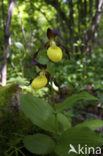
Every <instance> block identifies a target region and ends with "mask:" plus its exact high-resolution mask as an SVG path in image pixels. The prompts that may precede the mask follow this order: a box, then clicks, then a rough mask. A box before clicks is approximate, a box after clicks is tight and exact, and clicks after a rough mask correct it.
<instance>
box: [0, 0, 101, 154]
mask: <svg viewBox="0 0 103 156" xmlns="http://www.w3.org/2000/svg"><path fill="white" fill-rule="evenodd" d="M102 8H103V0H38V1H36V0H32V1H31V0H9V1H8V0H1V1H0V148H1V149H0V155H2V156H10V155H14V156H17V155H20V156H21V155H26V156H32V155H35V154H32V152H30V151H29V150H27V149H26V148H25V147H24V144H23V141H22V140H23V137H24V136H25V135H28V134H29V135H31V134H36V133H38V132H39V133H43V134H48V135H49V136H50V134H49V132H48V131H47V130H48V129H45V128H43V127H42V126H39V125H38V124H35V121H33V123H34V124H33V123H32V122H31V121H30V120H29V119H28V115H27V113H25V110H23V112H24V113H23V112H22V108H21V104H20V100H19V96H20V95H21V94H24V93H25V94H28V93H29V94H32V95H33V96H34V97H36V98H37V97H38V98H39V99H43V100H45V101H46V102H48V103H49V104H50V105H52V102H53V101H54V103H56V105H57V106H58V105H59V103H62V102H63V101H64V103H68V102H69V103H71V105H72V106H70V108H69V106H67V107H65V108H66V109H65V110H64V109H63V110H62V113H63V115H65V116H66V117H67V118H68V119H69V122H70V124H71V125H72V126H75V125H78V124H79V123H82V122H85V121H87V120H88V119H101V122H100V123H99V121H98V120H97V121H96V122H95V123H94V125H97V126H96V127H95V128H94V129H93V128H92V130H93V131H94V130H95V131H96V132H99V135H100V136H101V137H102V135H103V132H102V131H103V128H101V127H102V126H103V124H102V119H103V75H102V73H103V44H102V42H103V29H102V28H103V9H102ZM48 28H51V29H55V28H59V30H60V33H61V36H60V37H57V38H56V40H57V41H59V42H60V43H61V44H62V45H64V46H65V47H66V48H67V50H68V53H69V55H67V54H66V53H65V50H64V49H63V59H62V61H60V62H59V63H56V64H55V63H53V62H51V61H50V60H49V59H48V57H47V54H46V53H47V49H46V48H45V49H43V50H42V51H40V53H39V55H38V57H37V58H36V59H37V61H38V62H39V63H41V64H47V71H48V72H50V74H51V75H52V76H53V77H54V78H55V79H56V81H57V82H58V84H59V86H60V88H61V92H62V97H61V96H60V94H59V91H58V87H57V86H56V85H55V84H54V83H53V82H51V83H49V85H47V86H46V87H44V88H42V89H40V90H35V89H32V88H31V87H30V80H32V79H34V78H35V77H36V75H37V73H38V72H39V68H38V67H34V66H32V65H31V61H32V58H33V55H34V53H35V52H36V51H38V49H39V48H41V47H43V46H44V44H45V43H46V42H47V41H48V38H47V35H46V33H47V29H48ZM51 88H53V89H52V92H53V93H52V95H51ZM82 92H83V95H82V96H83V98H81V95H80V98H79V99H78V97H79V94H80V93H82ZM85 92H87V93H89V94H90V98H87V97H88V96H89V94H88V95H85ZM75 94H77V98H76V101H75V102H72V99H69V100H70V101H69V100H68V101H66V102H65V99H66V98H70V97H71V96H74V97H75ZM91 95H92V96H94V98H96V99H95V100H94V99H93V97H91ZM24 96H25V95H24ZM25 98H26V97H25ZM25 101H26V100H25ZM21 103H22V102H21ZM31 103H32V101H31ZM22 105H23V104H22ZM31 109H32V108H31ZM24 114H26V116H25V115H24ZM39 115H41V114H39ZM29 118H30V117H29ZM31 120H32V119H31ZM63 121H64V120H63ZM37 122H38V121H37ZM87 127H88V126H87ZM45 130H46V132H45ZM76 131H77V132H78V130H76ZM73 132H74V131H73ZM75 135H76V133H75ZM77 135H78V133H77ZM77 135H76V136H77ZM83 135H84V134H83ZM90 135H91V133H90ZM94 138H95V137H94ZM100 141H101V139H100ZM101 142H102V141H101ZM68 144H69V143H68ZM100 145H102V144H100ZM64 151H65V150H64ZM64 151H63V152H64ZM41 153H42V152H41ZM41 153H40V154H41ZM55 153H56V154H57V155H60V153H61V151H60V150H57V151H56V152H55ZM58 153H59V154H58ZM44 154H45V152H44ZM51 155H52V156H54V153H53V154H51ZM65 155H66V154H65V152H64V154H63V156H65Z"/></svg>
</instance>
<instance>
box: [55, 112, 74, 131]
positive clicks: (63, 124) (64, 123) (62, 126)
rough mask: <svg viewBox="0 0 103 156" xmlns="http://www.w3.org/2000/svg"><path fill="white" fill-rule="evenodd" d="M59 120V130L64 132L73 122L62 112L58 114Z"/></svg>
mask: <svg viewBox="0 0 103 156" xmlns="http://www.w3.org/2000/svg"><path fill="white" fill-rule="evenodd" d="M57 120H58V125H59V127H58V128H59V131H60V132H63V131H65V130H67V129H69V128H71V124H70V121H69V119H68V118H67V117H66V116H65V115H63V114H62V113H58V114H57Z"/></svg>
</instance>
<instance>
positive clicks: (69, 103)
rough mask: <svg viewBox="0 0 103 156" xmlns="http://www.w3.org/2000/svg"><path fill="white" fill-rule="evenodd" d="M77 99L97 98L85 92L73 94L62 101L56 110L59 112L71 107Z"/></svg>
mask: <svg viewBox="0 0 103 156" xmlns="http://www.w3.org/2000/svg"><path fill="white" fill-rule="evenodd" d="M79 100H97V98H96V97H94V96H92V95H90V94H88V93H87V92H82V93H79V94H74V95H72V96H71V97H68V98H66V99H65V100H64V102H63V103H62V104H60V105H59V106H58V108H57V112H61V111H63V110H64V109H67V108H71V107H73V105H74V104H75V103H76V102H77V101H79Z"/></svg>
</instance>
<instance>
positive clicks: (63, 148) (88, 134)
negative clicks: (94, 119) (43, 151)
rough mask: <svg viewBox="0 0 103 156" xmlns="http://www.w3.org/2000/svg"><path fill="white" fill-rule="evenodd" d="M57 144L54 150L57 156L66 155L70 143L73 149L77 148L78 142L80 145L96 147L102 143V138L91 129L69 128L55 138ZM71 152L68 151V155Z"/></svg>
mask: <svg viewBox="0 0 103 156" xmlns="http://www.w3.org/2000/svg"><path fill="white" fill-rule="evenodd" d="M57 142H58V144H57V145H56V148H55V152H56V153H57V154H58V155H59V156H68V151H69V150H70V144H72V145H73V146H74V147H75V149H76V150H77V149H78V144H80V145H81V147H85V145H87V146H88V147H97V146H101V145H102V144H103V139H102V138H101V137H100V136H99V135H98V134H96V133H94V132H93V131H91V130H90V129H88V128H85V127H83V128H77V127H74V128H71V129H69V130H67V131H65V132H64V133H63V134H62V135H61V136H60V137H58V139H57ZM71 155H72V153H70V156H71Z"/></svg>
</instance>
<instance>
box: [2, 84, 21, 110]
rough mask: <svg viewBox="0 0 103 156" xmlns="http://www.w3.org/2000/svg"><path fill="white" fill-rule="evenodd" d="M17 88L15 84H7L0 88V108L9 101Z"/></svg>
mask: <svg viewBox="0 0 103 156" xmlns="http://www.w3.org/2000/svg"><path fill="white" fill-rule="evenodd" d="M17 89H18V86H17V84H8V85H6V86H4V87H2V88H0V110H1V108H3V107H4V106H5V105H7V104H9V103H10V102H11V99H12V97H13V95H15V93H16V91H17Z"/></svg>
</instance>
